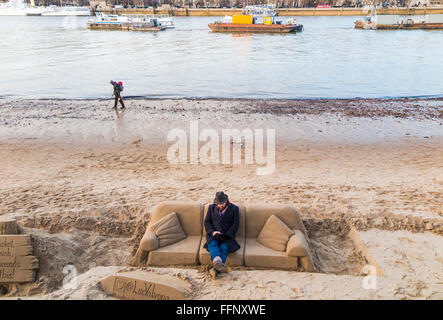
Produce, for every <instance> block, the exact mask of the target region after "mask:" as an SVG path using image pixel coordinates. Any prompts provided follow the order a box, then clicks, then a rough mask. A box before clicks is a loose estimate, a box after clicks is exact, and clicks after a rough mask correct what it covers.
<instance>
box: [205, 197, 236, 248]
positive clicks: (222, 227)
mask: <svg viewBox="0 0 443 320" xmlns="http://www.w3.org/2000/svg"><path fill="white" fill-rule="evenodd" d="M239 223H240V215H239V213H238V207H237V206H236V205H235V204H232V203H229V204H228V207H227V208H226V211H225V213H223V214H222V215H220V214H219V213H218V209H217V206H216V205H215V204H211V205H210V206H209V208H208V213H207V215H206V218H205V228H206V243H205V246H204V247H205V248H206V249H208V243H210V242H211V241H212V240H216V239H215V238H214V237H213V236H212V233H213V232H214V231H220V232H221V233H222V234H224V235H225V236H227V239H226V240H223V241H224V243H226V244H227V246H228V252H229V253H232V252H235V251H237V250H238V249H239V248H240V245H239V244H238V242H237V241H235V234H236V233H237V230H238V225H239Z"/></svg>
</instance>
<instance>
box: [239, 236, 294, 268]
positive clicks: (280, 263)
mask: <svg viewBox="0 0 443 320" xmlns="http://www.w3.org/2000/svg"><path fill="white" fill-rule="evenodd" d="M245 266H247V267H260V268H275V269H285V270H297V269H298V267H299V263H298V258H297V257H290V256H287V255H286V253H285V252H281V251H275V250H273V249H270V248H268V247H265V246H264V245H262V244H260V243H259V242H258V241H257V239H256V238H246V243H245Z"/></svg>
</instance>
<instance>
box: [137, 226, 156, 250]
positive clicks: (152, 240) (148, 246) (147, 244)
mask: <svg viewBox="0 0 443 320" xmlns="http://www.w3.org/2000/svg"><path fill="white" fill-rule="evenodd" d="M140 248H141V249H142V250H146V251H152V250H157V249H158V248H159V244H158V238H157V236H156V235H155V234H154V232H152V231H151V230H148V231H147V232H146V233H145V234H144V236H143V238H142V240H141V241H140Z"/></svg>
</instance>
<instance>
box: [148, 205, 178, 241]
mask: <svg viewBox="0 0 443 320" xmlns="http://www.w3.org/2000/svg"><path fill="white" fill-rule="evenodd" d="M149 229H150V230H151V231H152V232H153V233H154V234H155V235H156V236H157V239H158V245H159V247H160V248H161V247H165V246H169V245H171V244H173V243H176V242H179V241H181V240H183V239H185V238H186V234H185V233H184V232H183V228H182V226H181V224H180V219H179V217H178V214H177V213H176V212H172V213H170V214H168V215H166V216H164V217H163V218H161V219H160V220H158V221H157V222H155V223H154V224H152V225H150V226H149Z"/></svg>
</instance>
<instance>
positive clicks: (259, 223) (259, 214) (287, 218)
mask: <svg viewBox="0 0 443 320" xmlns="http://www.w3.org/2000/svg"><path fill="white" fill-rule="evenodd" d="M245 208H246V228H245V231H246V233H245V236H246V238H257V237H258V235H259V233H260V231H261V230H262V228H263V226H264V225H265V223H266V221H267V220H268V218H269V217H270V216H271V215H275V216H277V217H278V218H279V219H280V220H281V221H283V222H284V223H285V224H286V225H287V226H288V227H289V228H290V229H292V230H301V231H303V232H304V233H306V229H305V226H304V224H303V222H302V220H301V218H300V212H299V210H298V209H297V208H295V207H293V206H287V205H283V204H260V205H257V204H247V205H245Z"/></svg>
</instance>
